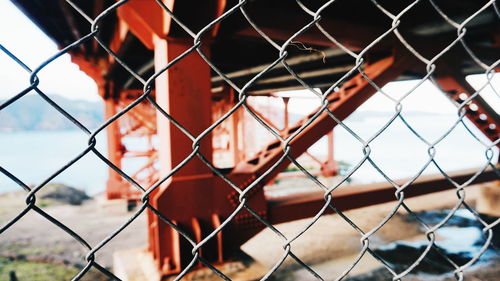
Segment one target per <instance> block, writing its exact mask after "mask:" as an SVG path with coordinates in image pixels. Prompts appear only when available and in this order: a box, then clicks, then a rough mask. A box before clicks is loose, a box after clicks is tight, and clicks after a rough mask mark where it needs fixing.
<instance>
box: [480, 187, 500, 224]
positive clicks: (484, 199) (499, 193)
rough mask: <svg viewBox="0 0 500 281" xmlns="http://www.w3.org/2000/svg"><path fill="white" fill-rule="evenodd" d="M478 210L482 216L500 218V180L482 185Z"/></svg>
mask: <svg viewBox="0 0 500 281" xmlns="http://www.w3.org/2000/svg"><path fill="white" fill-rule="evenodd" d="M476 210H477V211H478V212H479V213H481V214H485V215H489V216H494V217H500V180H497V181H493V182H488V183H484V184H482V185H481V189H480V193H479V196H478V198H477V202H476Z"/></svg>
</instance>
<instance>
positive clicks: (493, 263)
mask: <svg viewBox="0 0 500 281" xmlns="http://www.w3.org/2000/svg"><path fill="white" fill-rule="evenodd" d="M47 190H49V189H47ZM66 192H68V190H66V189H64V188H62V189H61V187H60V186H59V187H57V186H56V187H52V192H50V193H55V194H56V195H54V194H52V195H50V196H45V197H44V198H42V196H40V200H39V201H38V204H39V205H40V206H41V207H42V209H43V210H44V211H45V212H47V213H48V214H50V215H51V216H53V217H54V218H56V219H57V220H59V221H60V222H61V223H63V224H65V225H67V226H68V227H70V228H71V229H72V230H74V231H75V232H76V233H78V234H79V235H80V236H81V237H82V238H84V239H85V240H86V241H87V242H88V243H89V244H90V245H91V246H95V245H97V244H98V243H99V242H100V241H102V240H103V239H104V238H105V237H106V236H107V235H109V234H110V233H112V232H113V231H114V230H115V229H117V228H119V227H120V225H121V224H123V223H124V222H125V221H126V220H127V219H128V218H130V217H131V216H132V214H133V213H131V212H126V211H124V209H122V210H117V207H116V206H115V207H112V208H109V206H106V205H103V204H102V203H100V202H99V200H97V199H96V198H86V197H85V195H84V194H79V195H78V196H76V195H75V194H77V193H78V192H76V191H74V190H73V191H70V192H69V193H68V194H70V195H68V194H66ZM467 192H468V193H467V196H468V198H469V199H468V201H469V202H470V203H471V204H473V203H474V199H475V196H476V195H477V190H475V189H474V188H470V189H469V190H468V191H467ZM61 194H66V195H64V196H62V195H61ZM46 195H47V194H46ZM68 196H69V197H68ZM69 198H71V200H70V199H69ZM455 200H456V198H455V197H454V194H453V192H451V193H450V192H444V193H437V194H432V195H428V196H424V197H422V198H419V199H409V200H405V201H406V202H407V204H408V205H409V206H410V207H411V208H412V210H414V211H415V212H417V213H418V214H419V215H420V216H422V217H423V218H425V220H426V222H428V223H429V224H433V223H436V222H437V221H438V220H440V219H442V218H443V217H444V216H446V214H447V211H446V209H447V208H450V207H451V206H453V204H454V202H455ZM71 204H73V205H71ZM0 206H1V208H0V225H4V224H5V223H7V222H8V221H9V220H10V219H12V218H13V217H14V216H15V214H17V213H19V212H20V211H22V210H23V208H24V206H25V205H24V194H23V193H10V194H2V195H0ZM122 207H123V208H124V206H122ZM393 207H394V203H388V204H383V205H378V206H374V207H369V208H363V209H358V210H354V211H350V212H347V213H346V214H347V215H348V216H349V218H351V219H352V220H353V221H354V222H355V223H356V224H357V225H358V226H359V227H360V228H361V229H363V230H364V231H368V230H369V229H371V228H372V227H374V226H375V225H377V224H378V223H379V222H380V221H382V220H383V218H384V217H385V216H386V214H387V213H389V212H390V211H391V209H392V208H393ZM424 210H434V211H432V212H424ZM307 222H308V220H301V221H296V222H292V223H287V224H282V225H278V226H277V227H278V228H279V229H280V231H281V232H283V233H284V234H285V235H287V236H290V235H292V234H293V233H296V232H297V231H298V230H299V229H301V227H303V226H304V225H305V224H306V223H307ZM145 225H146V219H145V216H144V215H141V216H139V217H138V218H137V219H136V221H134V222H133V223H132V224H131V225H130V226H129V227H127V228H126V229H125V231H124V232H122V233H121V234H119V235H118V236H117V237H116V238H115V239H113V240H112V241H111V242H110V243H109V244H107V245H106V246H104V247H103V248H102V249H101V250H99V251H98V252H97V256H96V261H97V262H98V263H99V264H101V265H103V266H105V267H107V268H110V269H112V268H111V267H112V264H113V261H112V258H113V253H115V252H116V251H120V250H123V249H131V248H143V247H145V245H146V237H147V233H146V227H145ZM446 227H447V228H446V230H447V231H448V232H442V233H438V241H439V242H440V243H442V245H445V247H443V249H444V250H445V251H448V252H449V254H450V255H451V256H453V257H454V258H452V259H453V260H454V261H457V263H461V262H464V261H466V260H467V259H469V258H470V257H471V255H473V254H474V253H475V251H477V249H478V246H480V245H481V243H482V241H483V240H484V237H482V236H481V235H480V236H477V237H476V236H474V235H476V234H477V230H478V229H479V228H478V225H477V223H476V222H475V221H474V220H472V219H471V217H470V216H469V215H467V213H466V212H461V213H460V215H459V216H456V217H454V218H453V220H452V221H450V223H449V224H448V225H447V226H446ZM424 232H425V231H424V229H423V227H422V225H421V224H419V223H417V222H416V221H415V219H414V218H413V217H412V216H409V215H408V214H406V213H405V212H398V213H397V214H396V215H395V216H394V217H393V218H392V219H391V220H390V221H389V222H388V223H387V224H386V225H385V226H384V227H382V228H381V229H380V230H379V231H378V232H377V233H376V234H374V235H373V236H372V237H370V246H371V247H372V248H373V249H376V253H377V254H378V255H379V256H382V257H384V259H385V260H387V261H388V262H389V263H390V264H391V266H392V267H393V268H396V270H397V271H398V270H399V271H401V270H404V269H405V268H406V267H407V266H408V264H407V263H408V262H407V261H410V260H414V259H415V258H416V257H418V254H419V253H421V251H422V250H423V247H422V245H424V244H422V243H425V241H426V239H425V235H424ZM497 232H498V231H497ZM450 233H451V234H450ZM450 237H451V238H450ZM497 237H498V236H497ZM467 243H469V244H471V247H470V251H466V250H463V248H460V247H458V246H460V244H462V246H463V245H466V244H467ZM496 243H498V241H496ZM282 244H283V240H281V239H279V238H277V236H276V235H275V234H273V233H272V232H271V231H263V232H261V233H260V234H259V235H257V236H256V237H255V238H253V239H252V240H250V241H249V242H248V243H246V244H245V245H244V246H243V251H245V253H246V254H247V255H248V256H249V257H251V259H252V260H253V261H254V262H253V265H251V266H249V268H248V270H260V271H262V272H265V271H266V270H268V269H269V268H271V267H272V266H273V265H274V263H276V261H277V260H279V258H280V256H281V255H282V254H283V248H282ZM455 244H458V246H457V245H455ZM447 245H448V246H449V247H448V246H447ZM450 245H451V246H450ZM453 247H458V248H453ZM424 248H425V247H424ZM292 249H293V252H294V253H295V254H296V255H297V256H298V257H300V258H301V259H302V260H303V261H304V262H306V263H307V264H309V265H311V266H312V268H313V269H314V270H315V271H317V272H318V273H320V275H321V276H323V277H325V278H326V280H334V279H335V278H336V277H337V276H338V275H339V274H340V273H342V272H343V271H344V270H345V268H346V267H347V266H349V265H350V264H351V263H352V262H353V260H354V259H355V257H356V256H357V254H358V253H359V251H360V249H361V244H360V234H359V233H358V232H356V231H355V230H354V229H353V228H352V227H350V226H349V225H348V224H347V223H345V222H344V221H343V220H342V219H341V218H340V217H339V216H337V215H328V216H323V217H322V218H321V219H320V220H319V221H318V222H317V223H316V224H315V225H314V226H313V227H312V228H311V229H309V230H308V231H307V232H306V233H305V234H304V235H302V236H301V237H300V238H299V239H297V240H296V241H294V242H293V244H292ZM457 249H458V250H457ZM86 253H87V250H86V249H85V248H84V247H82V246H81V245H80V244H79V243H78V242H77V241H76V240H75V239H74V238H73V237H71V236H70V235H68V234H67V233H66V232H64V231H62V230H61V229H59V228H58V227H56V226H55V225H54V224H52V223H51V222H49V221H47V219H45V218H44V217H42V216H41V215H39V214H37V213H36V212H34V211H29V212H28V213H27V214H26V215H25V216H23V217H22V218H21V219H20V220H19V221H18V222H16V223H15V224H14V225H13V226H12V227H10V228H8V229H7V230H6V231H5V232H3V233H2V234H1V235H0V280H9V279H8V274H9V273H10V272H12V271H16V272H18V273H17V277H18V280H19V281H23V280H36V281H38V280H53V281H58V280H69V279H68V276H74V274H75V272H77V271H78V269H79V268H81V267H82V266H84V265H85V264H86V262H85V254H86ZM431 256H432V255H431ZM47 264H51V265H53V266H52V267H46V266H45V265H47ZM440 264H443V262H442V261H440V260H439V259H438V258H436V257H434V258H426V259H425V260H423V262H422V265H421V266H420V267H417V268H416V270H415V271H414V272H412V273H414V274H412V275H410V276H408V277H406V278H404V279H403V280H408V281H421V280H429V281H438V280H439V281H451V280H455V279H454V277H453V275H450V274H446V272H449V271H450V270H451V268H449V267H445V268H443V267H440V266H439V265H440ZM256 268H258V269H256ZM62 271H64V272H65V273H64V274H63V273H61V272H62ZM26 272H38V273H39V274H38V277H33V276H26V275H23V274H25V273H26ZM43 272H45V273H46V274H42V273H43ZM59 273H61V274H59ZM58 274H59V275H58ZM93 274H94V275H92V276H90V275H89V277H87V279H84V280H106V278H104V277H103V276H102V275H101V276H99V274H97V273H93ZM40 276H45V277H47V276H50V278H49V279H43V278H44V277H40ZM465 276H466V278H465V280H473V281H477V280H484V281H497V280H500V254H499V252H498V248H492V249H490V250H488V251H487V252H486V255H485V257H484V258H482V259H480V260H479V262H478V263H477V264H476V265H474V266H473V267H471V268H470V269H469V270H467V271H466V275H465ZM37 278H42V279H37ZM69 278H70V277H69ZM205 280H209V279H205ZM213 280H219V279H218V278H215V279H213ZM272 280H290V281H291V280H305V281H307V280H315V279H314V277H312V275H311V274H310V273H308V272H307V271H305V270H303V269H302V268H301V267H300V266H298V265H297V264H296V263H295V262H294V261H293V260H291V259H287V260H286V261H285V263H284V264H283V266H282V269H280V270H279V271H278V272H277V273H276V274H275V275H273V277H272ZM346 280H352V281H379V280H391V275H390V274H389V272H388V271H387V270H385V269H383V268H382V267H381V264H380V262H378V261H377V260H375V259H374V258H371V257H370V256H369V255H365V256H364V257H363V258H362V259H361V261H360V262H359V264H358V265H357V266H355V267H354V269H353V271H352V272H351V273H350V274H349V276H348V278H347V279H346Z"/></svg>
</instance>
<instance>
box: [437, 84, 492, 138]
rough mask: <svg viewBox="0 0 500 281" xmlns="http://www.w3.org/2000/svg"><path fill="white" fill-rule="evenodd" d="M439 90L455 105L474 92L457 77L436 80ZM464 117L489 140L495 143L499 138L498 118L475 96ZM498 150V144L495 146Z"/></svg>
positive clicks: (482, 100)
mask: <svg viewBox="0 0 500 281" xmlns="http://www.w3.org/2000/svg"><path fill="white" fill-rule="evenodd" d="M437 81H438V83H439V85H440V87H441V89H442V90H443V91H444V92H445V93H446V94H448V96H449V97H450V98H451V99H452V100H453V101H454V102H456V103H457V104H461V103H463V102H464V101H465V100H466V99H468V98H469V97H471V96H472V95H473V94H474V93H476V90H475V89H474V88H473V87H472V86H471V85H470V84H469V83H468V82H467V81H466V80H465V78H464V77H462V76H459V75H446V76H441V77H439V78H438V79H437ZM464 109H465V110H466V112H465V116H466V117H467V119H469V120H470V121H471V122H472V123H473V124H474V125H475V126H476V127H477V128H478V129H479V130H480V131H481V132H482V133H483V134H484V136H486V137H487V138H488V139H489V140H491V141H492V142H495V141H496V140H498V138H500V116H499V115H498V113H497V112H496V111H495V110H494V109H493V108H491V107H490V106H489V104H488V103H487V102H486V101H485V100H484V99H483V98H482V97H481V96H480V95H477V96H476V97H475V98H474V99H472V100H471V102H470V103H469V104H467V105H466V106H465V107H464ZM497 147H499V148H500V143H498V144H497Z"/></svg>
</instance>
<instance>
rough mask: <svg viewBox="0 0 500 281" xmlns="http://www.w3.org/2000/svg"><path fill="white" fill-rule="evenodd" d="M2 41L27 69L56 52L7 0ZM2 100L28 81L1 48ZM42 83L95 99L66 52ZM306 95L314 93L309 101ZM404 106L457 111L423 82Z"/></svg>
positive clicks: (398, 89)
mask: <svg viewBox="0 0 500 281" xmlns="http://www.w3.org/2000/svg"><path fill="white" fill-rule="evenodd" d="M0 43H1V44H2V45H4V46H5V47H6V48H7V49H9V50H10V51H11V52H13V53H14V54H15V55H16V56H18V57H19V58H20V59H21V60H22V61H23V62H25V63H26V64H27V65H28V66H29V67H31V68H35V67H36V66H38V65H39V64H41V63H42V62H44V61H45V60H46V59H47V58H49V57H50V56H52V55H54V54H55V53H57V51H58V49H57V46H56V44H55V43H54V42H53V41H52V40H51V39H50V38H48V37H47V36H46V35H45V34H44V33H43V32H42V31H41V30H39V29H38V27H37V26H36V25H35V24H33V23H32V22H31V21H30V20H29V19H28V18H27V17H26V16H25V15H24V14H23V13H22V12H20V11H19V10H18V9H17V8H16V7H15V6H14V5H13V4H12V3H11V2H10V1H9V0H0ZM0 66H1V67H0V80H1V81H2V86H1V88H0V99H5V98H8V97H11V96H13V95H15V94H16V93H18V92H19V91H20V90H22V89H24V88H25V87H27V86H28V85H29V76H28V74H27V73H26V72H25V71H24V70H23V69H21V67H19V66H18V65H17V64H16V63H15V62H14V61H13V60H11V59H10V58H9V57H8V56H7V55H5V54H4V53H3V52H0ZM39 77H40V81H41V82H40V87H41V89H42V90H44V91H45V92H46V93H49V94H58V95H61V96H64V97H67V98H70V99H86V100H99V96H98V95H97V87H96V85H95V83H94V82H93V80H92V79H90V78H89V77H88V76H86V75H85V74H84V73H83V72H81V71H80V70H79V69H78V66H77V65H75V64H73V63H71V60H70V57H69V55H63V56H61V57H60V58H58V59H57V60H56V61H54V62H52V63H50V64H49V65H48V66H47V67H45V68H44V69H43V70H42V71H41V72H40V74H39ZM468 80H469V82H470V83H471V84H472V85H473V86H474V87H480V86H481V84H482V83H484V81H485V77H484V75H475V76H473V77H472V76H469V77H468ZM415 84H416V82H415V81H410V82H395V83H389V84H388V85H387V86H386V87H384V90H385V91H386V92H387V93H388V94H390V95H392V96H394V97H397V96H400V95H402V94H403V93H405V92H406V91H407V90H409V89H410V88H411V87H413V85H415ZM493 85H494V86H495V88H496V89H497V91H500V77H499V75H496V76H495V78H494V83H493ZM481 95H483V96H484V97H485V98H486V99H487V100H488V101H489V102H490V104H491V105H492V106H493V107H495V108H496V109H497V110H499V109H500V98H499V97H498V96H496V95H495V94H493V91H491V90H490V89H486V90H485V91H483V92H482V93H481ZM300 96H302V97H303V98H301V99H291V101H290V110H291V111H294V112H297V113H307V112H309V111H310V109H311V108H313V107H315V106H317V105H318V101H317V100H316V99H314V97H313V96H312V95H310V94H308V93H301V94H300ZM307 97H312V98H311V99H309V98H307ZM403 106H404V109H405V110H411V111H414V110H416V111H428V112H441V113H448V112H449V113H452V112H456V109H454V107H453V106H452V105H451V103H450V102H449V101H448V100H447V99H446V98H445V97H444V96H443V95H442V94H441V93H440V92H438V91H437V90H436V89H435V88H434V87H433V85H432V84H431V83H430V82H426V83H424V84H423V85H422V86H420V87H419V88H418V89H417V90H416V91H414V92H413V93H412V94H411V95H410V96H408V97H407V98H406V99H405V100H404V102H403ZM361 109H362V110H375V111H394V103H393V102H392V101H390V100H389V99H387V98H386V97H384V96H383V95H380V94H378V95H375V97H373V98H372V99H370V100H369V101H368V102H367V103H365V104H364V105H363V106H362V108H361Z"/></svg>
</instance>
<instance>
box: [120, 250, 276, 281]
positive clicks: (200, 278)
mask: <svg viewBox="0 0 500 281" xmlns="http://www.w3.org/2000/svg"><path fill="white" fill-rule="evenodd" d="M214 266H215V267H216V268H217V269H218V270H220V271H221V272H223V273H224V274H226V275H227V276H228V277H229V278H231V280H234V281H249V280H259V279H260V278H262V276H264V275H265V274H266V272H267V270H268V268H266V267H264V266H262V265H260V264H259V263H256V262H253V263H251V264H250V265H246V264H244V263H242V262H227V263H224V264H219V265H214ZM113 273H114V274H115V275H116V276H117V277H119V278H120V279H121V280H123V281H163V280H165V281H170V280H174V279H175V276H172V277H170V278H167V279H163V280H162V279H161V276H160V275H159V274H158V271H157V269H156V266H155V264H154V261H153V257H152V255H151V254H150V253H148V252H147V251H146V249H133V250H124V251H118V252H115V254H114V255H113ZM182 280H186V281H209V280H221V279H220V277H218V276H217V275H216V274H215V273H214V272H213V271H212V270H210V269H208V268H201V269H195V270H193V271H192V272H190V273H188V274H187V275H186V276H185V277H184V278H183V279H182Z"/></svg>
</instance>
